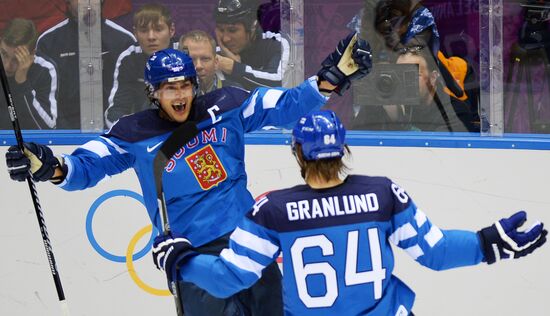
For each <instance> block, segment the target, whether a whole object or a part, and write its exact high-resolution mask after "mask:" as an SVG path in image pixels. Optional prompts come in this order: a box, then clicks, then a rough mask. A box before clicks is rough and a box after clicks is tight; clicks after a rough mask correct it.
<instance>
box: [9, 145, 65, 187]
mask: <svg viewBox="0 0 550 316" xmlns="http://www.w3.org/2000/svg"><path fill="white" fill-rule="evenodd" d="M23 145H24V146H25V151H24V152H21V150H20V149H19V147H18V146H11V147H10V148H8V151H7V152H6V164H7V165H8V172H9V174H10V177H11V178H12V180H15V181H25V179H27V176H28V175H29V171H30V172H31V176H32V179H33V180H34V181H48V180H50V179H51V177H52V176H53V175H54V172H55V169H56V168H57V167H59V166H60V165H61V164H60V162H59V160H58V159H57V158H56V157H55V156H54V155H53V152H52V150H51V149H50V148H49V147H48V146H45V145H40V144H35V143H24V144H23Z"/></svg>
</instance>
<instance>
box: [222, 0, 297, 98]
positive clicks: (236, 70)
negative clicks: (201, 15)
mask: <svg viewBox="0 0 550 316" xmlns="http://www.w3.org/2000/svg"><path fill="white" fill-rule="evenodd" d="M257 12H258V0H219V3H218V6H217V7H216V9H215V11H214V18H215V20H216V41H217V43H218V45H219V47H220V50H221V51H220V55H219V56H218V59H219V67H220V70H221V71H222V72H223V73H224V74H225V75H226V76H227V78H228V79H230V80H232V81H235V82H238V83H239V84H241V85H242V86H243V87H244V88H245V89H247V90H253V89H254V88H256V87H260V86H266V87H275V86H280V85H281V82H282V78H283V73H284V68H285V67H286V65H287V63H288V58H289V44H288V41H287V40H286V39H284V38H283V37H282V36H281V35H280V34H278V33H272V32H265V33H263V32H262V29H261V27H260V25H259V23H258V18H257Z"/></svg>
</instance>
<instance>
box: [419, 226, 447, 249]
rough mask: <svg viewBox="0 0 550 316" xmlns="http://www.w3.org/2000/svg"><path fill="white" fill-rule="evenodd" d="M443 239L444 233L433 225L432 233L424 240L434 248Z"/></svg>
mask: <svg viewBox="0 0 550 316" xmlns="http://www.w3.org/2000/svg"><path fill="white" fill-rule="evenodd" d="M441 238H443V233H442V232H441V229H439V227H437V226H435V225H432V227H431V228H430V231H429V232H428V233H427V234H426V235H425V236H424V240H426V242H427V243H428V245H430V247H432V248H433V246H435V244H437V242H438V241H440V240H441Z"/></svg>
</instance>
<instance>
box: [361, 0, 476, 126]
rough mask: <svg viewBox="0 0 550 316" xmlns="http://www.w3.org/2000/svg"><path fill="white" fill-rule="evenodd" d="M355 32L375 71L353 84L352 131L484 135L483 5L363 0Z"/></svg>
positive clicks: (462, 2)
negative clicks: (481, 83) (481, 86)
mask: <svg viewBox="0 0 550 316" xmlns="http://www.w3.org/2000/svg"><path fill="white" fill-rule="evenodd" d="M363 3H364V6H363V7H362V8H361V10H360V11H359V12H358V14H357V15H356V16H354V18H353V20H352V22H351V23H350V26H351V27H353V28H355V29H356V30H357V31H359V32H361V35H362V36H363V37H364V38H366V39H368V41H369V43H370V45H371V48H372V52H373V69H372V72H371V73H370V74H369V75H368V76H367V77H366V78H364V79H363V80H361V81H359V82H356V83H355V84H354V85H353V89H352V90H353V91H352V92H353V93H352V94H353V96H352V102H353V115H354V116H353V119H352V121H351V126H352V128H353V129H359V130H374V131H426V132H433V131H438V132H471V133H476V134H478V133H479V131H480V125H481V123H480V115H479V112H480V111H479V101H478V100H479V73H480V71H479V69H480V68H479V51H480V45H479V11H478V3H477V1H422V2H420V1H368V0H367V1H363Z"/></svg>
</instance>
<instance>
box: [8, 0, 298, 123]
mask: <svg viewBox="0 0 550 316" xmlns="http://www.w3.org/2000/svg"><path fill="white" fill-rule="evenodd" d="M292 2H293V7H292V8H291V5H290V2H289V1H283V6H284V7H285V9H284V10H281V3H280V2H279V1H260V0H204V1H168V0H166V1H156V2H154V3H151V2H150V1H142V0H133V1H130V0H79V1H78V0H72V1H65V0H50V1H41V0H39V1H36V0H33V1H30V0H22V1H11V2H9V3H8V4H6V6H5V7H4V8H3V11H4V12H6V14H5V15H3V16H1V17H0V18H1V20H0V29H1V30H2V32H3V33H4V32H7V33H6V34H5V36H4V37H3V38H4V41H3V42H2V43H3V46H2V47H0V52H1V53H2V55H1V56H2V58H3V59H5V61H4V64H5V69H6V72H7V75H8V83H9V87H10V88H11V89H10V90H11V92H12V93H11V95H12V99H13V101H14V104H15V108H16V110H17V116H18V121H19V123H20V125H21V128H22V129H25V130H42V129H43V130H50V131H51V130H52V129H56V130H71V131H73V132H79V131H81V132H94V133H95V132H102V131H104V130H105V129H108V128H110V127H111V126H112V125H113V124H114V123H115V122H116V121H117V120H118V119H119V118H120V117H122V116H124V115H128V114H132V113H135V112H138V111H141V110H144V109H149V108H155V107H156V105H153V104H152V103H151V102H150V99H149V97H151V94H150V93H148V92H147V91H146V89H145V87H146V85H145V84H144V66H145V63H146V60H147V58H148V56H150V55H151V54H152V53H153V52H154V51H157V50H160V49H163V48H167V47H172V48H175V49H182V50H185V51H186V52H187V53H188V54H189V55H190V56H191V57H192V60H193V63H194V64H195V67H196V72H197V77H198V79H199V80H198V91H197V93H198V94H204V93H207V92H209V91H212V90H214V89H218V88H220V87H222V86H238V87H242V88H244V89H247V90H253V89H254V88H256V87H260V86H281V85H285V86H293V85H295V84H296V83H297V82H298V83H299V82H301V81H302V80H303V77H304V74H303V72H304V70H303V46H304V32H303V21H302V16H303V13H302V11H303V9H302V7H303V4H302V2H301V1H292ZM282 11H284V12H285V14H284V16H285V17H286V18H285V19H284V21H283V22H282V21H281V12H282ZM99 12H102V14H101V13H99ZM14 16H20V17H24V18H25V20H22V21H20V20H16V21H15V22H14V23H12V24H14V25H12V26H11V27H8V26H9V25H10V21H12V17H14ZM283 27H284V30H282V28H283ZM29 38H31V39H32V40H29ZM36 39H38V41H37V43H36V41H35V40H36ZM14 41H15V42H14ZM6 42H7V43H6ZM292 45H295V46H296V47H298V49H296V48H293V47H292ZM18 47H26V48H25V49H23V48H18ZM290 58H292V59H293V62H292V63H290ZM29 65H30V66H29ZM289 65H290V66H289ZM23 79H25V80H23ZM1 99H2V101H1V103H2V105H3V106H2V110H1V111H0V129H1V130H10V129H11V128H12V125H11V122H10V119H9V117H8V114H7V113H8V111H7V110H6V106H4V105H5V104H6V101H5V98H4V97H2V98H1Z"/></svg>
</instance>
